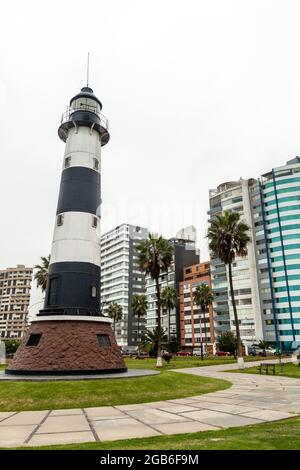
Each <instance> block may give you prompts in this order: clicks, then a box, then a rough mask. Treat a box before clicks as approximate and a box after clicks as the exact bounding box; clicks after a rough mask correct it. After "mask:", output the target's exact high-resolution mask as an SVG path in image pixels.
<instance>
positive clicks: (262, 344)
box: [258, 339, 269, 356]
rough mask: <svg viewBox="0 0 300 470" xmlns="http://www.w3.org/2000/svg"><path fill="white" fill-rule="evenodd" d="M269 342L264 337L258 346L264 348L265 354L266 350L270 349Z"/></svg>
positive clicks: (264, 353)
mask: <svg viewBox="0 0 300 470" xmlns="http://www.w3.org/2000/svg"><path fill="white" fill-rule="evenodd" d="M268 346H269V344H268V343H267V341H264V340H263V339H261V340H260V342H259V344H258V347H259V348H260V349H262V350H263V355H264V356H266V355H267V353H266V350H267V349H268Z"/></svg>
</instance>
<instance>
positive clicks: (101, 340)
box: [97, 335, 111, 347]
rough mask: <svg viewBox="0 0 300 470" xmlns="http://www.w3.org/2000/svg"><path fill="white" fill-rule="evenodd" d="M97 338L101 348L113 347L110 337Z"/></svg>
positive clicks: (99, 336)
mask: <svg viewBox="0 0 300 470" xmlns="http://www.w3.org/2000/svg"><path fill="white" fill-rule="evenodd" d="M97 338H98V343H99V344H100V346H106V347H107V346H111V342H110V339H109V336H108V335H97Z"/></svg>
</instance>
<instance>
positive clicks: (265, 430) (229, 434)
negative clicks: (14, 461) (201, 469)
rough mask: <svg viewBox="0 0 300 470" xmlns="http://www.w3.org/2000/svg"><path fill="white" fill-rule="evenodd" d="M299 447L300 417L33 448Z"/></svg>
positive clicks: (196, 448)
mask: <svg viewBox="0 0 300 470" xmlns="http://www.w3.org/2000/svg"><path fill="white" fill-rule="evenodd" d="M299 448H300V417H296V418H290V419H285V420H282V421H275V422H272V423H262V424H255V425H251V426H243V427H237V428H230V429H224V430H222V431H204V432H197V433H191V434H177V435H172V436H158V437H148V438H143V439H130V440H122V441H112V442H108V441H107V442H94V443H87V444H71V445H64V446H47V447H34V449H49V450H55V449H58V450H64V449H66V450H68V449H69V450H151V449H153V450H166V449H168V450H298V449H299ZM25 449H26V450H28V449H30V448H29V447H27V448H25Z"/></svg>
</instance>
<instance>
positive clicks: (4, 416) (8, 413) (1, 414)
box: [0, 411, 15, 421]
mask: <svg viewBox="0 0 300 470" xmlns="http://www.w3.org/2000/svg"><path fill="white" fill-rule="evenodd" d="M14 414H15V412H14V411H2V412H0V421H3V420H4V419H7V418H9V417H10V416H12V415H14Z"/></svg>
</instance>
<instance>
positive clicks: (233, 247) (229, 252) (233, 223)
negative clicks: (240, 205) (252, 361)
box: [207, 211, 250, 367]
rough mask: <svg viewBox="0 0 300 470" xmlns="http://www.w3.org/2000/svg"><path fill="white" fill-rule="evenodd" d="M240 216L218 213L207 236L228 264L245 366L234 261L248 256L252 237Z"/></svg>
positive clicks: (216, 253)
mask: <svg viewBox="0 0 300 470" xmlns="http://www.w3.org/2000/svg"><path fill="white" fill-rule="evenodd" d="M240 218H241V216H240V214H239V213H238V212H229V211H225V212H223V214H221V215H216V216H215V217H214V218H213V220H212V221H211V225H210V228H209V230H208V234H207V237H208V239H209V248H210V250H211V252H212V254H213V256H214V257H216V258H219V259H220V260H221V261H222V262H223V263H225V264H226V265H227V266H228V275H229V284H230V296H231V302H232V308H233V315H234V322H235V329H236V337H237V355H238V362H239V364H240V366H241V367H243V352H242V343H241V335H240V327H239V320H238V316H237V309H236V302H235V297H234V290H233V281H232V263H233V262H234V260H235V258H236V256H240V257H245V256H247V253H248V249H247V247H248V243H249V242H250V237H249V235H248V231H249V226H248V225H247V224H246V223H244V222H242V221H241V220H240Z"/></svg>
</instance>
